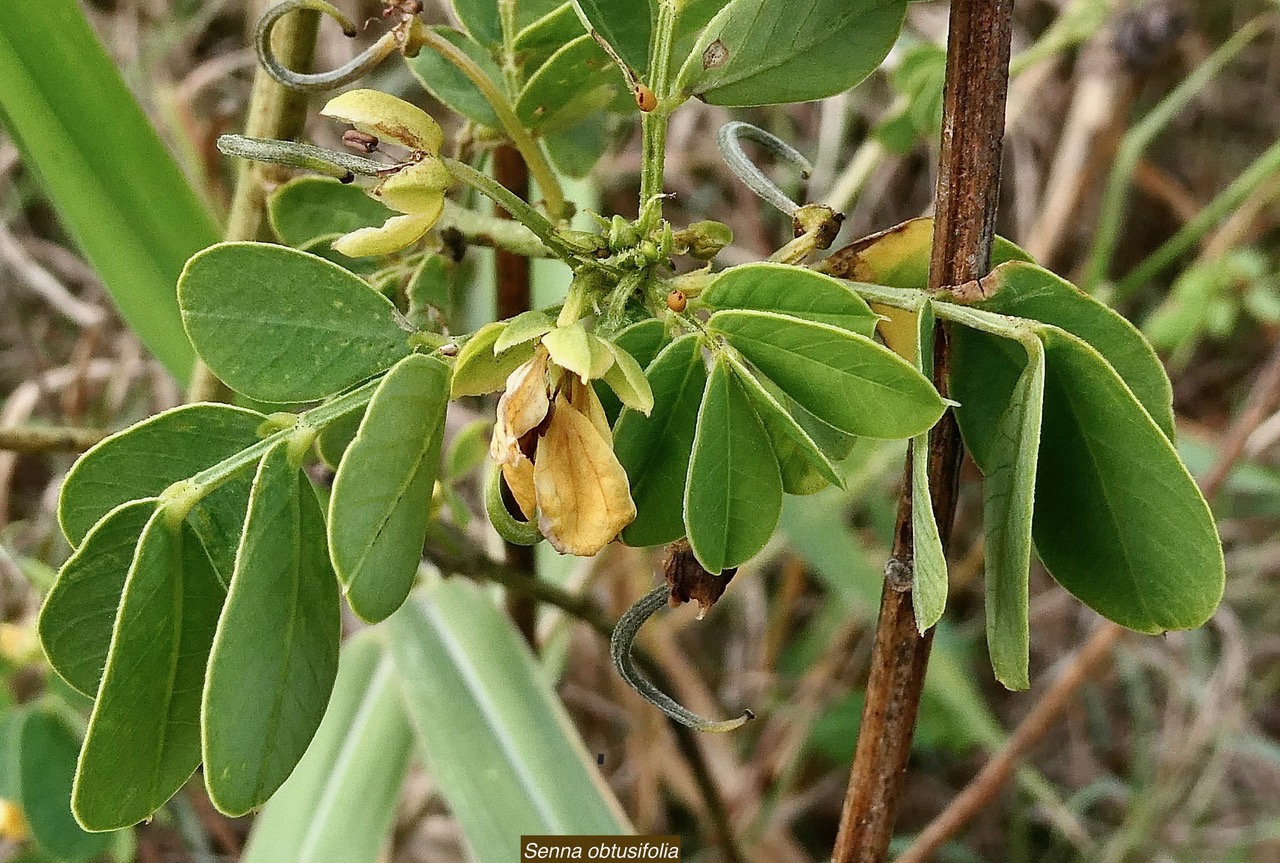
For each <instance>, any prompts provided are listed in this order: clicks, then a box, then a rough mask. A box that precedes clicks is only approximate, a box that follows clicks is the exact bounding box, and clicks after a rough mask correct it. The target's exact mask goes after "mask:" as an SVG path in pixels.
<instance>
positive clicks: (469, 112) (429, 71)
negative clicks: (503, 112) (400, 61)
mask: <svg viewBox="0 0 1280 863" xmlns="http://www.w3.org/2000/svg"><path fill="white" fill-rule="evenodd" d="M431 29H432V30H433V31H435V32H436V33H437V34H439V35H440V36H441V37H443V38H444V39H445V40H446V41H448V42H449V43H450V44H452V45H453V46H454V47H455V48H457V49H459V50H460V51H462V53H464V54H466V55H467V56H468V57H469V58H471V60H472V61H474V62H475V64H476V65H477V66H479V67H480V69H481V70H482V71H483V72H484V73H485V74H486V75H487V76H488V77H489V79H490V80H492V81H495V82H501V81H502V70H501V69H499V68H498V64H497V63H495V62H494V60H493V55H492V54H491V53H490V52H489V51H488V50H486V49H485V47H484V46H483V45H481V44H480V43H479V42H477V41H476V40H475V39H472V38H471V37H470V36H468V35H467V34H466V33H460V32H459V31H457V30H454V29H453V28H452V27H441V26H438V25H437V26H434V27H432V28H431ZM405 63H407V64H408V66H409V71H410V72H412V73H413V76H414V77H415V78H417V79H418V83H420V84H421V85H422V86H423V88H424V89H425V90H426V91H427V92H428V93H430V94H431V95H432V96H433V97H435V99H436V101H438V102H440V103H442V104H444V105H446V106H447V107H448V108H449V109H451V110H452V111H453V112H454V113H455V114H459V115H460V116H462V117H465V118H467V119H468V120H472V121H474V122H476V123H479V124H480V125H481V126H488V127H489V128H490V129H497V128H499V127H500V124H499V123H498V118H497V116H496V115H495V114H494V113H493V107H492V106H490V104H489V100H488V99H486V98H485V97H484V94H483V93H481V92H480V89H479V88H478V87H476V85H475V84H474V83H472V81H471V79H470V78H468V77H467V76H466V75H464V74H462V72H460V71H458V67H457V66H454V65H453V64H452V63H450V62H449V61H448V60H446V59H444V58H443V57H441V56H440V55H439V54H437V53H436V52H435V51H432V50H431V49H430V48H424V49H422V50H421V51H419V52H418V54H417V56H416V57H406V58H405Z"/></svg>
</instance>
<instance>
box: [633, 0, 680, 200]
mask: <svg viewBox="0 0 1280 863" xmlns="http://www.w3.org/2000/svg"><path fill="white" fill-rule="evenodd" d="M678 11H679V10H678V9H677V2H676V0H661V3H659V5H658V20H657V23H656V26H655V28H654V43H653V44H654V49H653V66H652V70H651V76H652V79H653V80H651V81H650V82H649V87H650V88H651V89H652V90H653V93H654V95H655V96H657V98H658V106H657V107H656V108H655V109H654V110H652V111H649V112H647V113H646V114H644V116H643V118H642V119H641V121H640V128H641V137H642V154H641V159H642V162H641V167H640V210H641V211H643V210H644V208H645V207H646V206H647V205H648V204H649V202H650V201H653V200H654V199H655V197H656V196H658V195H661V194H662V181H663V165H664V162H665V160H666V152H667V123H668V121H669V120H670V119H671V112H672V111H674V110H675V109H676V107H677V105H678V104H679V103H680V102H681V101H683V100H682V99H680V98H679V96H678V95H677V94H676V93H674V92H672V86H671V81H670V77H671V51H672V44H673V42H674V39H675V27H676V15H677V13H678ZM656 206H657V208H658V209H657V211H656V213H655V217H654V222H655V223H656V222H658V221H660V220H661V218H662V203H661V201H660V200H659V201H658V203H657V205H656Z"/></svg>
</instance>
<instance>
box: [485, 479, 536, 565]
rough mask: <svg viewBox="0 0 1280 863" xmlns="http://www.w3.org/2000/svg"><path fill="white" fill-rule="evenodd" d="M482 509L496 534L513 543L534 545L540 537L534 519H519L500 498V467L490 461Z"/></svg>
mask: <svg viewBox="0 0 1280 863" xmlns="http://www.w3.org/2000/svg"><path fill="white" fill-rule="evenodd" d="M484 511H485V513H486V514H487V515H488V516H489V522H490V523H491V524H492V525H493V529H494V530H496V531H497V532H498V536H500V537H502V538H503V539H505V540H506V541H507V542H509V543H512V544H513V545H535V544H537V542H538V541H539V540H541V539H542V534H541V533H540V532H539V531H538V523H537V522H536V521H532V520H531V521H520V520H519V519H517V518H516V517H515V516H513V515H512V514H511V511H510V510H509V509H507V502H506V501H505V500H503V499H502V468H500V467H498V465H496V464H493V463H492V462H490V465H489V476H488V479H487V481H486V482H485V485H484Z"/></svg>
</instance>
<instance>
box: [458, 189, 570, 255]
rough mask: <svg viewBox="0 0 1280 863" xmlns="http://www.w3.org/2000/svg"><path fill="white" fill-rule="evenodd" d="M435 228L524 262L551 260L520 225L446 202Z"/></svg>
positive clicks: (530, 232)
mask: <svg viewBox="0 0 1280 863" xmlns="http://www.w3.org/2000/svg"><path fill="white" fill-rule="evenodd" d="M436 227H437V229H438V230H442V231H448V230H454V231H457V232H458V233H459V234H461V235H462V238H463V239H464V240H466V241H467V242H468V243H470V244H472V245H476V246H487V247H489V248H492V249H504V250H506V251H508V252H512V253H513V254H517V255H520V256H521V257H525V258H549V257H551V256H552V252H551V250H550V249H548V248H547V247H546V245H545V244H544V243H543V242H542V241H541V240H539V239H538V236H537V235H536V234H534V233H533V231H531V230H529V229H528V228H527V227H525V226H524V224H522V223H521V222H517V221H516V220H514V219H500V218H498V217H496V216H491V215H489V214H488V213H478V212H476V211H475V210H470V209H467V208H466V207H463V206H460V205H458V204H455V203H453V202H452V201H445V204H444V215H442V216H441V217H440V221H439V222H438V223H437V225H436Z"/></svg>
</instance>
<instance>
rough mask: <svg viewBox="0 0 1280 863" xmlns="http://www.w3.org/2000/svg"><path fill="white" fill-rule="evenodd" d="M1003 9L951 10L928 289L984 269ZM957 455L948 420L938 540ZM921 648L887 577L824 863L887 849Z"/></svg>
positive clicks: (1006, 26) (950, 506)
mask: <svg viewBox="0 0 1280 863" xmlns="http://www.w3.org/2000/svg"><path fill="white" fill-rule="evenodd" d="M1012 12H1013V2H1012V0H954V2H953V3H952V4H951V21H950V32H949V36H948V49H947V78H946V86H945V90H944V93H943V119H942V148H941V154H940V164H939V170H938V193H937V206H936V213H935V216H934V234H933V251H932V258H931V260H930V267H929V287H930V289H931V290H935V291H936V290H938V289H940V288H943V287H946V286H949V285H959V284H963V283H965V282H968V281H971V280H973V279H977V278H981V277H982V276H984V275H986V273H987V270H988V269H989V266H990V258H991V245H992V242H993V241H994V237H995V213H996V204H997V202H998V200H999V191H1000V155H1001V151H1002V142H1003V139H1004V116H1005V102H1006V99H1007V96H1008V89H1009V46H1010V34H1011V29H1012V25H1011V18H1012ZM936 336H937V337H936V338H935V349H934V384H935V385H936V386H937V387H938V389H939V391H940V392H941V393H942V394H943V395H946V391H947V390H946V379H947V366H948V359H949V351H948V344H947V339H946V334H945V332H943V331H942V330H941V329H939V331H938V333H937V334H936ZM963 454H964V447H963V444H962V443H961V441H960V433H959V429H958V427H957V426H956V423H955V418H954V417H953V416H952V415H951V414H949V413H948V414H947V415H946V416H944V417H943V419H942V421H941V422H940V423H939V424H938V425H937V426H936V427H935V428H934V430H933V432H932V434H931V435H930V441H929V484H930V492H931V497H932V505H933V509H934V514H935V515H936V517H937V521H938V526H939V531H940V533H941V535H942V540H943V543H944V544H945V543H947V541H948V539H949V536H950V533H951V525H952V521H953V520H954V516H955V505H956V498H957V492H958V486H959V468H960V462H961V459H962V457H963ZM910 476H911V469H910V463H908V465H907V467H906V471H905V472H904V481H903V486H904V489H903V493H902V496H901V498H900V499H899V503H898V518H897V530H896V532H895V539H894V548H893V557H892V559H891V560H890V562H889V567H888V568H887V569H894V570H901V569H903V568H906V567H909V566H910V563H911V560H912V536H911V489H910V481H911V480H910ZM908 584H909V582H908ZM931 643H932V632H930V633H928V634H926V635H924V636H921V635H920V633H919V631H918V630H917V628H916V622H915V615H914V613H913V612H912V606H911V593H910V590H909V589H908V590H902V589H900V588H899V587H898V586H897V585H896V580H891V579H886V582H885V585H884V588H883V592H882V594H881V603H880V618H879V620H878V621H877V624H876V637H875V644H874V647H873V649H872V658H871V668H870V673H869V676H868V679H867V694H866V704H865V706H864V708H863V714H862V725H861V728H860V730H859V733H858V744H857V748H856V750H855V752H854V756H853V768H852V771H851V775H850V778H849V789H848V793H847V794H846V796H845V801H844V807H843V809H842V811H841V819H840V831H839V834H838V835H837V837H836V845H835V849H834V852H833V854H832V860H833V863H854V861H857V863H873V861H874V863H878V861H882V860H884V859H885V857H886V855H887V853H888V848H889V840H890V838H891V837H892V835H893V824H894V819H895V817H896V815H897V808H898V798H899V796H900V794H901V791H902V783H903V779H904V777H905V773H906V766H907V756H908V755H909V753H910V749H911V739H912V736H913V734H914V731H915V721H916V714H917V712H918V710H919V707H920V693H921V691H922V690H923V688H924V675H925V668H926V666H927V664H928V660H929V648H930V645H931Z"/></svg>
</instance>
